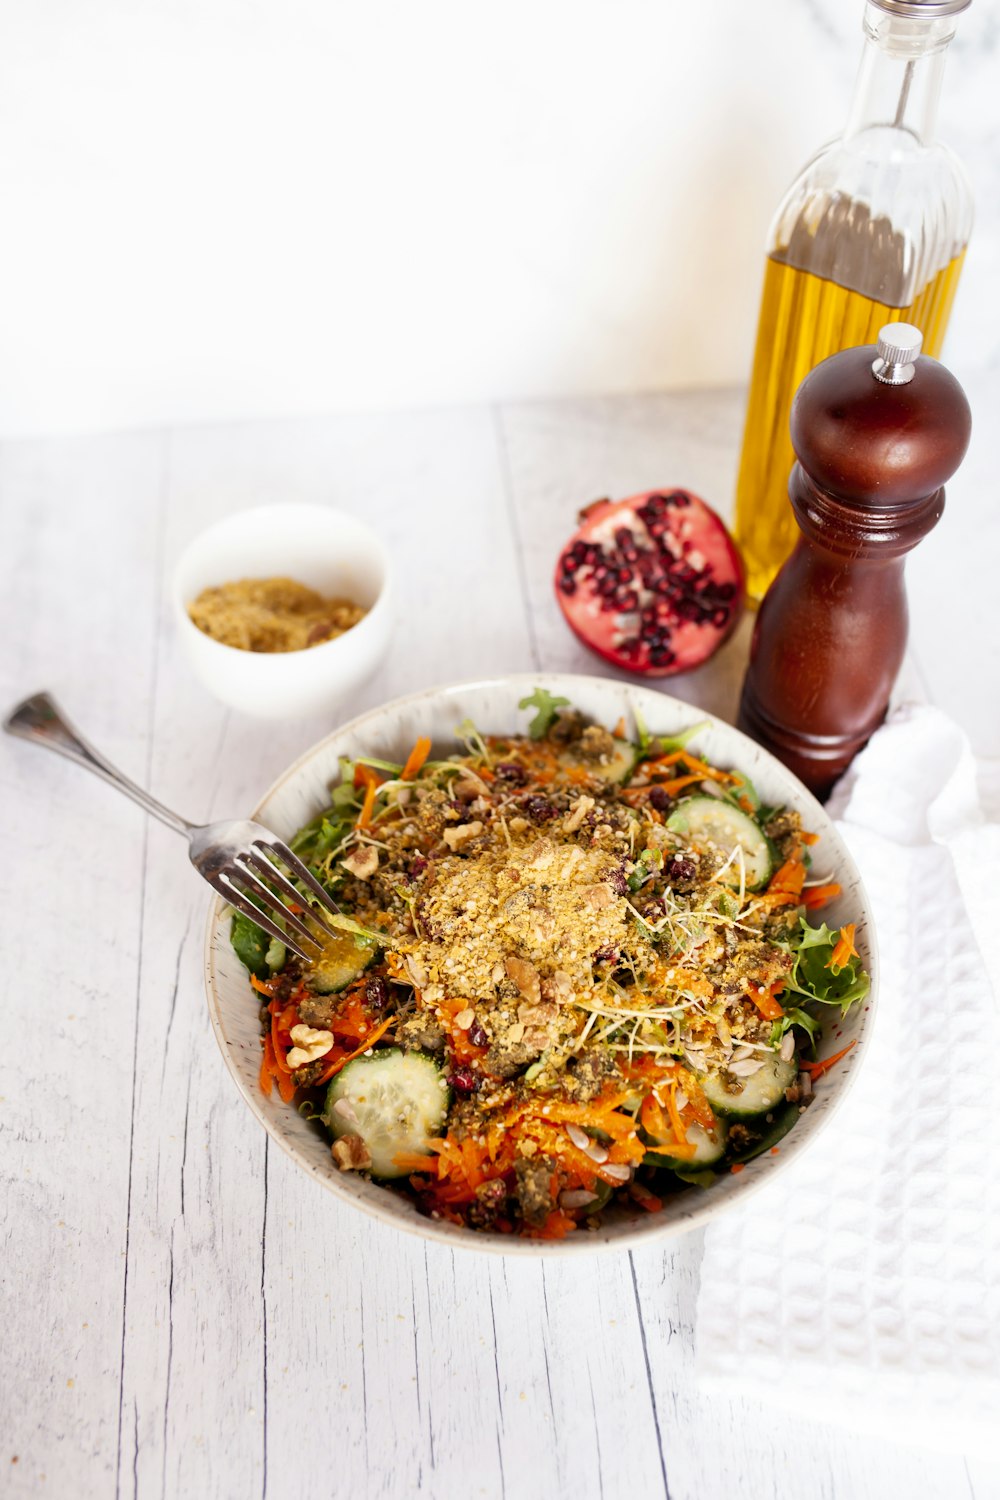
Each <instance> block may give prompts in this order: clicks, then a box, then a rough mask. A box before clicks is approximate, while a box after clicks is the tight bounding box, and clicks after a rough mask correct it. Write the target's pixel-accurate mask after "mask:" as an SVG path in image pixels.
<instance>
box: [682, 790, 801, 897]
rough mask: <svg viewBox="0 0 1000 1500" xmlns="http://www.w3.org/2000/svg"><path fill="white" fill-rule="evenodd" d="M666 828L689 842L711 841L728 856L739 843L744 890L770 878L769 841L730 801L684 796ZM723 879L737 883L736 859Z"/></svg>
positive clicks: (761, 883)
mask: <svg viewBox="0 0 1000 1500" xmlns="http://www.w3.org/2000/svg"><path fill="white" fill-rule="evenodd" d="M667 827H668V828H669V829H670V830H671V832H673V833H679V834H680V835H681V837H682V838H684V839H686V840H687V841H688V843H690V844H693V845H695V846H697V845H699V844H711V845H712V846H713V847H714V848H716V849H717V850H718V851H719V853H720V854H723V855H726V856H727V857H728V856H729V855H730V854H731V853H732V852H733V850H734V849H735V848H736V847H737V845H739V847H740V848H741V849H742V850H743V864H744V868H745V870H746V883H747V890H750V891H756V890H759V889H760V887H761V886H762V885H766V884H767V882H768V880H770V878H771V874H772V872H773V870H774V851H773V849H772V847H771V842H770V840H769V839H768V838H767V836H766V835H765V834H764V833H763V831H762V830H761V829H760V828H759V827H758V826H757V824H756V823H755V822H754V820H753V818H751V817H748V816H747V814H746V813H745V812H743V810H742V809H741V808H739V807H734V806H733V804H732V803H731V802H724V801H723V800H722V798H721V797H686V798H685V799H684V801H683V802H680V803H678V805H677V806H676V807H675V808H674V810H673V812H672V813H671V814H670V816H669V818H668V819H667ZM722 879H723V880H724V881H725V883H726V884H727V885H731V886H734V887H738V886H739V883H740V871H739V865H738V864H737V862H736V861H735V860H734V861H733V863H732V864H731V865H730V866H729V868H728V869H727V870H726V872H725V874H724V875H723V876H722Z"/></svg>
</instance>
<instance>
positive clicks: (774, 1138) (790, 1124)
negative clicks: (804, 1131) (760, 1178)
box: [729, 1104, 800, 1162]
mask: <svg viewBox="0 0 1000 1500" xmlns="http://www.w3.org/2000/svg"><path fill="white" fill-rule="evenodd" d="M799 1109H800V1106H799V1105H798V1104H782V1106H781V1107H780V1109H776V1110H775V1111H774V1113H773V1115H772V1116H771V1122H770V1124H767V1123H765V1121H764V1120H763V1119H758V1121H757V1123H756V1129H757V1130H758V1131H760V1132H761V1134H759V1135H756V1136H754V1138H753V1140H752V1141H751V1143H750V1145H749V1146H744V1147H743V1149H742V1151H734V1152H733V1153H732V1155H731V1156H730V1158H729V1160H730V1161H734V1162H735V1161H753V1159H754V1157H755V1156H762V1155H763V1154H764V1152H765V1151H770V1150H771V1148H772V1146H776V1145H777V1144H778V1142H779V1141H781V1140H784V1138H785V1136H786V1135H787V1134H788V1132H789V1131H790V1130H792V1129H793V1128H794V1127H795V1126H796V1125H797V1124H798V1123H799ZM769 1113H770V1111H769Z"/></svg>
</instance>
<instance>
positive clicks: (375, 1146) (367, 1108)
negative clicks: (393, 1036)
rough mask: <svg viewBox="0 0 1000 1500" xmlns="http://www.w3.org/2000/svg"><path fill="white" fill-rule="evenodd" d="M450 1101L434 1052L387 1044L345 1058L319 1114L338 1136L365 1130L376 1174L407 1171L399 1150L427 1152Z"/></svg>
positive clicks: (401, 1175)
mask: <svg viewBox="0 0 1000 1500" xmlns="http://www.w3.org/2000/svg"><path fill="white" fill-rule="evenodd" d="M338 1103H339V1104H340V1105H341V1107H340V1108H339V1109H338V1108H336V1106H337V1105H338ZM450 1103H451V1090H450V1089H449V1087H448V1085H447V1083H446V1082H445V1077H444V1074H443V1072H442V1071H441V1069H440V1068H439V1067H438V1064H437V1063H436V1062H435V1061H434V1059H433V1058H432V1057H428V1056H427V1054H426V1052H402V1051H400V1049H399V1048H398V1047H386V1048H385V1049H384V1050H383V1051H381V1052H373V1053H372V1055H371V1056H370V1057H358V1058H355V1060H354V1062H351V1063H348V1064H347V1067H346V1068H345V1069H344V1070H343V1072H342V1073H339V1074H338V1075H337V1077H336V1078H335V1079H334V1080H333V1082H332V1083H331V1084H330V1087H329V1089H328V1090H327V1094H326V1104H325V1106H324V1108H323V1114H322V1116H321V1118H322V1120H323V1123H324V1125H326V1127H327V1129H328V1130H329V1131H330V1133H331V1135H332V1136H333V1138H334V1140H337V1139H339V1137H340V1136H342V1135H360V1136H361V1138H362V1140H363V1141H364V1143H365V1145H366V1146H367V1147H368V1150H369V1151H370V1153H371V1158H372V1166H371V1170H372V1175H373V1176H374V1177H405V1176H406V1175H407V1170H408V1169H407V1168H405V1167H399V1166H397V1165H396V1157H397V1155H398V1154H399V1153H400V1152H401V1151H415V1152H418V1153H423V1152H425V1151H426V1150H427V1143H428V1141H430V1140H431V1139H432V1138H433V1137H434V1136H436V1135H438V1134H439V1132H440V1130H441V1127H442V1125H443V1124H444V1120H445V1116H446V1115H447V1113H448V1106H449V1105H450Z"/></svg>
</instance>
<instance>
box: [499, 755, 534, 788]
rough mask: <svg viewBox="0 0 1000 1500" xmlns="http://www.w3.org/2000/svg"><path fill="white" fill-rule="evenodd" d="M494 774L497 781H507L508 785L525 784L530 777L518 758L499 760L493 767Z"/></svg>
mask: <svg viewBox="0 0 1000 1500" xmlns="http://www.w3.org/2000/svg"><path fill="white" fill-rule="evenodd" d="M493 774H494V776H495V777H496V779H497V781H503V782H506V784H507V786H524V783H525V782H526V781H527V779H528V773H527V771H526V770H525V769H524V767H523V766H519V765H518V763H517V761H516V760H501V761H498V762H497V764H496V765H495V766H494V767H493Z"/></svg>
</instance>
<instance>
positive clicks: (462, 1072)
mask: <svg viewBox="0 0 1000 1500" xmlns="http://www.w3.org/2000/svg"><path fill="white" fill-rule="evenodd" d="M448 1082H449V1083H450V1084H451V1086H452V1088H453V1089H454V1090H455V1093H456V1094H474V1093H475V1092H476V1088H477V1086H478V1084H479V1080H478V1078H477V1077H476V1075H475V1073H473V1071H472V1069H471V1068H453V1069H452V1070H451V1072H450V1073H449V1074H448Z"/></svg>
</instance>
